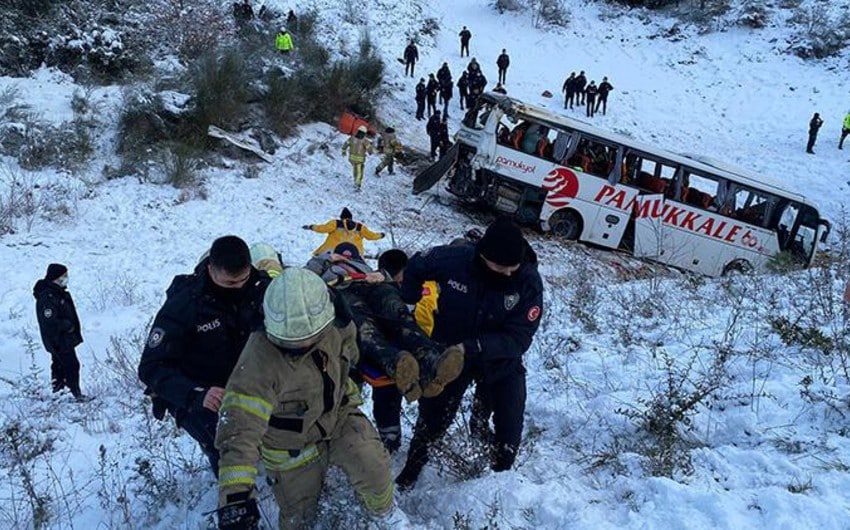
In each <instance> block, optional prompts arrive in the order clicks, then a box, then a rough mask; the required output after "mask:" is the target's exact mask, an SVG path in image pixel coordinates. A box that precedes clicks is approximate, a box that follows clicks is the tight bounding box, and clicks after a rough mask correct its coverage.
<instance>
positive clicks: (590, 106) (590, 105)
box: [582, 81, 599, 118]
mask: <svg viewBox="0 0 850 530" xmlns="http://www.w3.org/2000/svg"><path fill="white" fill-rule="evenodd" d="M598 93H599V89H598V88H597V87H596V81H591V82H590V84H589V85H587V88H586V89H585V90H584V93H583V94H582V95H584V96H587V117H588V118H592V117H593V113H594V111H595V110H596V94H598Z"/></svg>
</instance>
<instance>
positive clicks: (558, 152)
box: [550, 129, 573, 166]
mask: <svg viewBox="0 0 850 530" xmlns="http://www.w3.org/2000/svg"><path fill="white" fill-rule="evenodd" d="M552 133H554V134H555V141H554V142H552V160H554V161H555V163H557V164H561V165H562V166H565V165H567V161H566V158H567V153H568V152H569V150H570V147H572V145H573V135H572V134H569V133H566V132H564V131H555V130H554V129H553V130H552ZM550 136H551V134H550Z"/></svg>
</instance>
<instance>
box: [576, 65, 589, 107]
mask: <svg viewBox="0 0 850 530" xmlns="http://www.w3.org/2000/svg"><path fill="white" fill-rule="evenodd" d="M585 85H587V77H586V76H585V75H584V70H582V71H581V72H579V74H578V75H577V76H576V80H575V85H573V87H574V88H575V98H576V104H577V105H584V87H585Z"/></svg>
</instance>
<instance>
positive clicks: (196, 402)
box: [186, 386, 209, 412]
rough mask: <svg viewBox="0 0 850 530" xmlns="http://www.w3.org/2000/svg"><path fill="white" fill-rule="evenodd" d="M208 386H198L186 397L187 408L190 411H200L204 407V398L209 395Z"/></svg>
mask: <svg viewBox="0 0 850 530" xmlns="http://www.w3.org/2000/svg"><path fill="white" fill-rule="evenodd" d="M207 390H209V389H208V388H204V387H202V386H196V387H195V388H193V389H192V390H191V392H189V397H188V398H187V399H186V409H187V410H188V411H189V412H198V411H200V410H202V409H203V408H204V398H205V397H206V396H207Z"/></svg>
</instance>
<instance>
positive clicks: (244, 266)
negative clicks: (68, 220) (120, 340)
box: [139, 236, 270, 475]
mask: <svg viewBox="0 0 850 530" xmlns="http://www.w3.org/2000/svg"><path fill="white" fill-rule="evenodd" d="M269 281H270V279H269V276H268V275H267V274H266V273H265V272H262V271H258V270H257V269H255V268H254V267H253V266H251V254H250V250H249V249H248V245H247V244H245V242H244V241H243V240H242V239H240V238H238V237H236V236H224V237H220V238H218V239H216V240H215V241H214V242H213V244H212V247H210V251H209V255H208V256H205V257H204V258H203V259H202V260H201V262H200V263H199V264H198V266H197V267H196V268H195V272H194V274H190V275H179V276H175V277H174V280H173V281H172V282H171V286H170V287H169V288H168V290H167V291H166V296H167V297H166V300H165V303H164V304H163V306H162V308H161V309H160V310H159V312H158V313H157V315H156V317H155V318H154V321H153V325H152V326H151V331H150V333H149V334H148V338H147V342H146V344H145V349H144V351H143V352H142V358H141V360H140V361H139V379H140V380H141V381H142V382H143V383H144V384H145V385H146V386H147V390H146V394H148V395H149V396H151V398H152V400H153V414H154V417H156V418H157V419H159V420H161V419H163V418H164V415H165V411H168V413H169V414H171V416H172V417H174V419H175V420H176V421H177V426H178V427H180V428H181V429H183V430H185V431H186V432H187V433H188V434H189V435H190V436H191V437H192V438H194V439H195V440H196V441H197V442H198V444H199V445H200V446H201V450H202V451H203V452H204V454H205V455H206V457H207V459H208V460H209V463H210V467H211V468H212V470H213V473H215V474H216V475H218V463H219V454H218V451H217V450H216V448H215V446H214V441H215V432H216V425H217V424H218V412H219V407H220V406H221V399H222V396H223V395H224V387H225V385H226V383H227V379H228V378H229V377H230V373H231V372H232V371H233V367H234V366H235V365H236V361H237V359H238V358H239V354H240V352H241V351H242V347H243V346H245V342H246V341H247V340H248V335H249V334H250V333H251V332H252V331H254V330H255V329H257V328H258V327H260V326H262V322H263V314H262V301H263V293H264V292H265V290H266V287H267V286H268V284H269Z"/></svg>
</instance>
